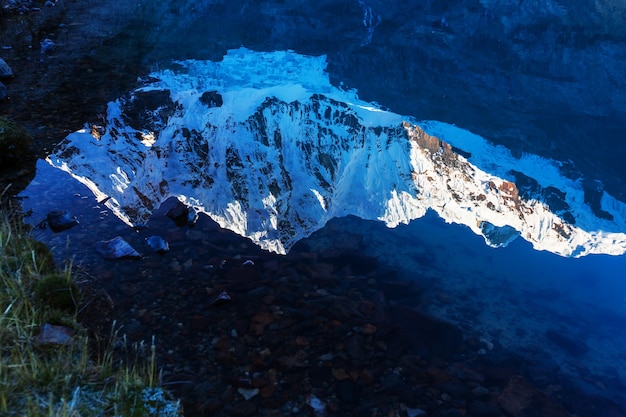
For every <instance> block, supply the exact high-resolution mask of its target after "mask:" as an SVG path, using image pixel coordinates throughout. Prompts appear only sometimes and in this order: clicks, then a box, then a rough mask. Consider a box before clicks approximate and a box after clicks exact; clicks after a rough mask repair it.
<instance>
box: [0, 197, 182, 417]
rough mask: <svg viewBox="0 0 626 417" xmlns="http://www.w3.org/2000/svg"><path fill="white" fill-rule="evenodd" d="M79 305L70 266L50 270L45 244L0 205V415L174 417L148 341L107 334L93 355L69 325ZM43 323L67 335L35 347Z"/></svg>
mask: <svg viewBox="0 0 626 417" xmlns="http://www.w3.org/2000/svg"><path fill="white" fill-rule="evenodd" d="M3 207H4V208H3ZM82 299H83V296H82V294H81V292H80V290H79V288H78V286H77V285H76V284H75V273H74V272H72V267H71V265H67V266H65V267H64V268H63V270H60V271H57V270H55V268H54V263H53V261H52V256H51V254H50V252H49V251H48V250H47V248H46V247H45V245H42V244H41V243H40V242H37V241H35V240H33V239H32V238H31V237H30V236H29V234H28V232H27V230H26V228H25V227H24V226H23V225H22V222H21V220H20V219H19V217H18V216H17V215H16V214H15V212H14V211H12V210H10V209H8V208H7V207H6V204H5V205H4V206H2V205H0V415H2V416H7V417H12V416H20V417H23V416H27V417H39V416H47V417H52V416H55V417H64V416H72V417H77V416H135V417H139V416H181V415H182V409H181V407H180V405H179V403H178V402H177V401H174V400H172V399H171V397H170V396H169V394H168V393H167V392H165V391H163V390H162V389H161V388H160V376H159V372H158V370H157V366H156V357H155V356H156V348H155V343H154V340H152V342H151V343H150V345H149V346H148V345H147V344H143V343H142V344H134V345H129V344H128V343H126V342H125V338H123V337H118V335H117V333H116V331H115V330H114V329H112V332H111V335H110V337H109V340H108V341H107V343H105V347H104V348H103V349H99V350H98V352H94V350H95V349H93V348H90V346H91V347H93V343H90V341H89V338H88V336H87V331H86V329H85V328H84V327H83V326H82V325H81V323H79V322H78V321H77V313H78V311H80V308H81V303H82ZM46 324H48V325H54V326H62V327H61V328H62V329H64V330H65V331H67V332H71V333H72V335H71V337H68V338H67V340H66V341H65V342H64V343H41V340H40V339H39V337H40V334H41V332H42V329H43V328H44V325H46ZM113 327H115V326H113ZM114 345H116V346H118V347H117V348H116V349H113V346H114ZM120 346H121V348H120Z"/></svg>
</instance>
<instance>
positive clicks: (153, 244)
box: [146, 236, 170, 255]
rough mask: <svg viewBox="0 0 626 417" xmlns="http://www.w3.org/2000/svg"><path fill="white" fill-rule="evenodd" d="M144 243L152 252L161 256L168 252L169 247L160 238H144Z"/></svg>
mask: <svg viewBox="0 0 626 417" xmlns="http://www.w3.org/2000/svg"><path fill="white" fill-rule="evenodd" d="M146 243H148V246H150V248H152V250H153V251H155V252H156V253H159V254H161V255H163V254H164V253H165V252H167V251H169V250H170V245H169V244H168V243H167V242H166V241H165V239H163V238H162V237H161V236H150V237H148V238H146Z"/></svg>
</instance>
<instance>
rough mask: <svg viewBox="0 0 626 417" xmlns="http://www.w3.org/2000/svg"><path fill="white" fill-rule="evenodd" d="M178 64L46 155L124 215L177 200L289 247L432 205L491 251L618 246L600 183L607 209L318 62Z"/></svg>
mask: <svg viewBox="0 0 626 417" xmlns="http://www.w3.org/2000/svg"><path fill="white" fill-rule="evenodd" d="M178 64H179V65H180V67H181V68H180V69H178V70H176V71H175V70H164V71H160V72H157V73H154V74H152V76H151V78H150V80H149V81H147V82H146V84H145V86H144V87H143V88H140V89H138V90H136V91H134V92H133V93H132V95H131V96H130V97H129V98H126V99H119V100H117V101H115V102H112V103H109V106H108V110H107V115H106V120H105V121H104V123H102V124H101V125H98V126H95V125H94V126H86V127H85V129H83V130H81V131H78V132H75V133H73V134H71V135H69V136H68V137H67V138H66V139H65V141H64V142H63V143H62V144H61V145H60V147H59V148H58V149H57V150H56V151H55V152H54V153H53V154H52V155H50V157H49V158H48V161H49V163H50V164H52V165H53V166H56V167H58V168H60V169H63V170H65V171H67V172H68V173H70V174H71V175H72V176H73V177H74V178H76V179H77V180H79V181H80V182H82V183H84V184H86V185H87V186H88V187H89V188H90V189H91V190H92V191H93V192H94V194H95V195H96V196H97V198H98V199H104V198H106V197H109V198H108V200H107V203H106V204H107V205H108V207H109V208H110V209H111V210H112V211H113V212H114V213H115V214H116V215H117V216H119V217H120V218H121V219H123V220H124V221H126V222H127V223H128V224H132V225H136V224H142V223H146V222H147V221H148V218H149V217H150V215H151V213H152V211H153V210H154V209H155V208H156V207H158V205H159V204H160V203H162V202H163V201H164V200H166V199H167V198H169V197H172V196H174V197H177V198H178V199H180V200H181V201H183V202H185V203H186V204H189V205H190V206H192V207H193V208H194V209H195V210H196V211H199V212H204V213H206V214H208V215H209V216H210V217H211V218H213V219H214V220H215V221H216V222H217V223H219V224H220V225H221V226H222V227H224V228H227V229H230V230H233V231H235V232H237V233H239V234H241V235H243V236H247V237H249V238H250V239H251V240H252V241H254V242H255V243H256V244H258V245H260V246H261V247H263V248H265V249H267V250H270V251H274V252H278V253H285V252H287V251H288V250H289V248H290V247H292V246H293V245H294V244H295V243H296V242H297V241H298V240H300V239H302V238H304V237H306V236H308V235H310V234H311V233H312V232H314V231H315V230H318V229H319V228H321V227H323V226H324V224H325V223H326V222H327V221H328V220H329V219H331V218H333V217H338V216H345V215H356V216H359V217H361V218H364V219H377V220H380V221H383V222H385V223H386V224H387V225H388V226H390V227H395V226H397V225H398V224H400V223H407V222H409V221H411V220H413V219H416V218H419V217H422V216H423V215H424V214H425V213H426V211H427V210H429V209H431V210H434V211H436V212H437V213H438V214H439V215H440V216H441V217H442V218H443V219H445V220H446V221H447V222H455V223H461V224H465V225H467V226H468V227H470V228H471V229H472V230H473V231H474V232H475V233H477V234H480V235H482V236H484V237H485V240H486V242H487V243H488V244H490V245H492V246H504V245H506V244H508V243H509V242H510V241H511V240H513V239H515V238H516V237H518V236H521V237H522V238H524V239H526V240H528V241H529V242H531V243H532V244H533V246H534V247H535V248H537V249H541V250H549V251H551V252H554V253H558V254H560V255H564V256H582V255H586V254H589V253H609V254H621V253H623V252H624V251H625V250H626V234H624V233H623V231H626V221H625V219H626V210H625V207H624V205H623V204H621V203H619V202H618V201H617V200H615V199H612V198H611V197H610V196H608V195H606V194H605V193H601V201H597V204H596V206H597V205H600V206H601V207H603V209H602V210H603V212H604V213H611V214H610V216H611V218H608V217H607V216H604V218H603V216H598V213H599V212H598V210H597V209H598V207H595V209H594V206H593V205H590V204H586V202H585V196H586V194H585V189H584V187H583V186H582V185H581V184H580V183H579V182H575V181H571V180H568V179H565V178H564V177H562V176H561V174H560V173H559V171H558V166H557V165H558V164H556V163H554V162H553V161H547V160H543V159H541V158H538V157H534V156H532V155H527V156H524V158H522V159H515V158H513V157H512V156H511V155H510V153H508V151H507V150H506V149H504V148H500V147H493V146H491V145H489V144H488V143H487V142H486V141H485V140H484V139H482V138H480V137H477V136H474V135H472V134H471V133H469V132H467V131H463V130H461V129H458V128H455V127H454V126H449V125H445V124H442V123H438V122H423V123H416V122H415V121H414V120H413V119H412V118H409V117H403V116H400V115H397V114H393V113H390V112H386V111H383V110H381V109H379V108H378V107H377V106H375V105H373V104H370V103H366V102H363V101H361V100H359V99H358V97H357V95H356V93H355V92H354V91H344V90H341V89H338V88H335V87H333V86H332V85H331V84H330V82H329V79H328V75H327V73H326V72H325V65H326V64H325V58H324V57H308V56H303V55H299V54H296V53H294V52H289V51H281V52H272V53H258V52H252V51H249V50H246V49H239V50H234V51H229V53H228V54H227V56H226V57H224V60H223V61H220V62H209V61H183V62H179V63H178ZM427 132H429V133H430V134H429V133H427ZM440 138H442V139H444V140H445V141H444V140H442V139H440ZM520 182H521V183H523V187H522V186H520V185H519V184H520ZM587 200H588V199H587ZM587 203H588V201H587ZM604 210H606V211H604Z"/></svg>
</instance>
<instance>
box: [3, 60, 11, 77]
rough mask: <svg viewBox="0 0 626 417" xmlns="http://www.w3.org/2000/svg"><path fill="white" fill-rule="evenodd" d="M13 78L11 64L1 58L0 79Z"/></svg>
mask: <svg viewBox="0 0 626 417" xmlns="http://www.w3.org/2000/svg"><path fill="white" fill-rule="evenodd" d="M10 77H13V71H12V70H11V67H9V64H7V63H6V61H5V60H4V59H2V58H0V78H10Z"/></svg>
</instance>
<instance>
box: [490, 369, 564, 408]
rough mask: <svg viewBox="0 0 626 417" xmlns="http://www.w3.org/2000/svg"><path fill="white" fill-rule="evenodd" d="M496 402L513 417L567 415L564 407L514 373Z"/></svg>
mask: <svg viewBox="0 0 626 417" xmlns="http://www.w3.org/2000/svg"><path fill="white" fill-rule="evenodd" d="M498 404H499V405H500V407H502V409H504V411H506V412H507V413H508V414H510V415H512V416H513V417H526V416H536V417H569V416H570V414H569V413H568V412H567V410H565V408H564V407H563V406H562V405H561V404H559V403H558V402H556V401H555V400H554V399H552V398H551V397H549V396H548V395H546V394H544V393H543V392H542V391H541V390H539V388H537V387H536V386H534V385H533V384H532V383H531V382H530V381H528V380H527V379H525V378H523V377H521V376H519V375H514V376H512V377H511V379H510V381H509V383H508V384H507V386H506V387H505V388H504V391H502V394H500V396H499V397H498Z"/></svg>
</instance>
